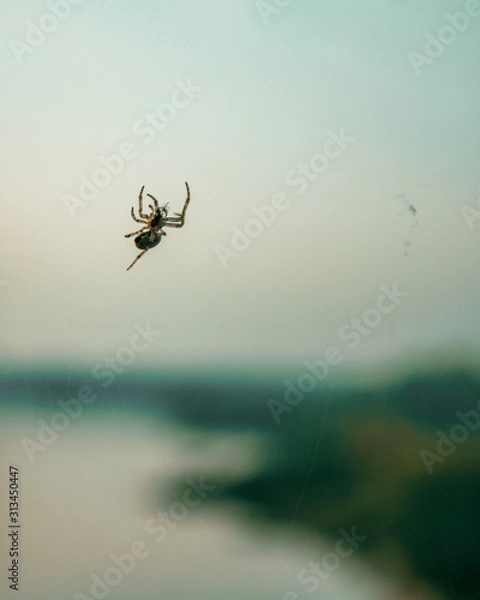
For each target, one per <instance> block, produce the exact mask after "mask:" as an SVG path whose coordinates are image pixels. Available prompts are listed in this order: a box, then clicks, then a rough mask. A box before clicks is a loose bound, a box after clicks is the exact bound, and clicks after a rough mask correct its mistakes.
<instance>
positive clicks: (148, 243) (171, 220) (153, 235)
mask: <svg viewBox="0 0 480 600" xmlns="http://www.w3.org/2000/svg"><path fill="white" fill-rule="evenodd" d="M185 185H186V187H187V199H186V200H185V204H184V205H183V209H182V212H181V213H174V214H175V215H176V216H175V217H169V216H168V202H167V204H165V205H164V206H159V205H158V202H157V200H156V199H155V198H154V197H153V196H152V195H151V194H147V196H148V197H149V198H151V199H152V200H153V205H152V204H149V205H148V207H149V208H150V214H149V215H148V214H146V213H144V212H143V207H142V203H143V190H144V189H145V186H144V185H143V186H142V188H141V190H140V193H139V195H138V214H139V215H140V218H139V219H138V218H137V217H136V216H135V210H134V208H133V206H132V210H131V215H132V219H133V220H134V221H136V222H137V223H143V224H144V226H143V227H142V228H141V229H139V230H138V231H134V232H133V233H127V234H126V236H125V237H126V238H129V237H132V235H137V233H138V234H140V235H137V237H136V238H135V239H134V240H133V241H134V242H135V246H136V247H137V248H138V249H139V250H142V252H140V254H139V255H138V256H137V258H136V259H135V260H134V261H133V262H132V264H131V265H130V266H129V267H128V268H127V271H128V270H129V269H131V268H132V267H133V265H134V264H135V263H136V262H137V260H138V259H139V258H141V257H142V256H143V255H144V254H145V252H147V250H150V248H154V247H155V246H156V245H157V244H159V243H160V242H161V240H162V236H163V235H167V234H166V232H165V231H163V229H162V228H163V227H183V226H184V224H185V211H186V210H187V206H188V204H189V202H190V188H189V187H188V183H187V182H185Z"/></svg>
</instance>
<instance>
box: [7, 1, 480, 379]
mask: <svg viewBox="0 0 480 600" xmlns="http://www.w3.org/2000/svg"><path fill="white" fill-rule="evenodd" d="M280 5H283V6H280ZM477 5H478V3H476V0H470V2H458V1H453V0H448V1H447V0H438V1H437V2H435V3H433V2H432V3H422V4H421V5H420V4H419V3H414V2H409V1H408V0H406V1H404V2H401V1H399V0H395V1H394V0H391V1H387V0H376V1H375V2H373V1H367V2H362V3H359V2H354V1H353V0H331V1H330V0H322V1H321V2H319V1H318V0H303V1H301V2H300V1H299V0H291V1H290V2H288V1H283V2H280V1H278V0H276V1H274V0H268V1H265V2H256V1H254V0H229V1H228V2H227V1H225V0H206V1H205V2H202V3H199V2H195V1H194V0H177V1H176V2H170V3H166V2H165V3H159V2H155V1H154V0H141V1H139V2H136V3H132V2H127V1H125V0H115V2H113V1H103V2H100V1H94V0H84V1H83V2H78V0H77V2H74V1H73V0H72V1H71V2H70V3H69V4H65V1H63V0H62V1H60V0H52V1H51V2H49V3H48V2H47V3H45V2H40V1H37V0H23V1H22V2H16V3H2V6H1V8H0V77H1V80H2V81H3V83H4V87H3V91H2V94H1V95H0V107H1V112H0V114H1V115H2V117H1V119H2V136H1V139H0V158H1V160H2V165H3V169H2V171H3V176H2V178H1V181H0V186H1V187H0V202H1V214H2V217H1V220H0V239H1V241H2V245H1V248H2V252H1V256H0V336H1V341H2V343H1V345H0V359H1V361H2V363H3V365H7V366H9V365H15V364H21V363H48V364H62V365H67V366H69V365H78V364H83V365H86V366H90V365H91V366H92V367H93V366H94V365H95V364H96V363H97V362H98V361H101V360H103V357H105V356H107V355H108V356H110V355H113V356H115V355H116V354H117V353H118V352H119V351H120V352H121V351H122V349H123V348H125V347H126V346H127V347H129V345H131V339H132V335H134V334H135V332H137V331H138V328H139V327H140V328H141V327H143V328H144V329H145V328H147V329H148V327H150V328H153V329H154V330H155V331H156V332H161V334H158V335H154V336H153V338H152V340H153V341H152V342H151V343H150V344H149V346H148V348H147V349H146V350H142V351H141V352H140V351H136V350H134V352H135V364H134V365H132V368H137V367H154V368H158V367H159V366H161V365H177V366H180V367H181V366H185V365H191V364H198V365H205V366H211V365H218V364H227V363H228V364H232V365H235V364H252V365H264V364H265V365H266V364H267V363H268V364H286V365H289V366H291V367H292V368H293V367H295V365H299V366H301V365H302V363H303V362H304V361H306V360H309V361H312V360H315V359H317V358H319V357H322V356H324V353H325V351H326V349H328V348H332V347H335V348H338V349H339V350H340V351H341V353H342V357H343V358H344V364H345V365H347V364H362V363H365V361H367V362H369V361H370V364H371V361H374V362H375V361H377V360H380V359H382V358H385V357H399V356H402V355H405V354H408V353H410V352H412V350H423V351H429V349H434V348H436V349H438V348H440V349H442V348H446V349H450V348H453V347H461V348H463V349H465V351H466V352H471V353H472V354H475V353H478V351H479V349H480V346H479V344H478V339H479V333H480V321H479V319H478V313H479V309H480V283H479V277H478V259H479V257H480V252H479V241H480V238H479V236H480V219H479V220H478V221H477V220H475V221H474V220H473V218H470V221H468V219H467V218H466V217H465V207H469V210H470V211H472V210H480V170H479V165H480V148H479V145H478V139H479V126H480V116H479V111H478V98H479V92H480V81H479V79H478V58H477V57H478V50H479V44H480V41H479V40H480V37H479V35H478V33H479V28H480V7H479V6H477ZM467 8H468V10H469V11H470V12H471V15H470V16H467V17H465V10H467ZM459 11H460V13H461V14H460V15H458V14H457V13H459ZM54 12H56V13H57V14H58V15H59V17H58V18H55V17H52V13H54ZM475 13H478V16H472V15H474V14H475ZM454 15H456V16H454ZM452 22H453V23H454V24H456V27H457V29H462V30H463V31H458V30H454V29H452V24H451V23H452ZM40 26H41V27H42V28H40ZM431 36H433V38H435V39H438V37H440V38H441V39H444V40H447V42H448V44H447V42H446V43H445V44H442V45H440V46H439V45H438V42H434V41H433V42H432V37H431ZM426 44H427V47H425V46H426ZM422 55H423V58H422ZM148 120H150V121H151V123H155V125H153V124H148V122H147V121H148ZM119 153H121V154H122V156H123V158H118V156H119ZM312 161H313V162H312ZM107 163H108V166H109V168H110V169H111V171H113V172H114V173H113V174H112V173H109V172H108V171H105V168H106V167H105V165H106V164H107ZM312 164H313V165H314V166H313V167H312V166H311V165H312ZM305 165H306V166H305ZM99 169H100V171H99ZM305 169H307V170H305ZM312 169H313V170H312ZM315 169H317V171H316V172H315ZM307 173H308V174H307ZM92 179H93V180H95V181H96V182H97V183H98V185H97V189H96V190H95V191H94V192H92V188H91V184H85V183H84V184H83V187H84V188H85V187H88V186H89V185H90V193H91V197H90V198H87V199H82V198H81V197H80V194H79V192H80V187H81V184H82V182H85V181H86V180H89V181H90V182H92ZM185 182H188V183H189V186H190V189H191V203H190V206H189V207H188V210H187V214H186V224H185V226H184V227H183V228H182V229H168V230H167V236H166V237H165V238H164V239H163V240H162V242H161V244H160V245H159V246H157V247H156V248H153V249H152V250H150V251H149V252H147V253H146V254H145V255H144V256H143V257H142V259H141V260H140V261H139V262H138V263H137V264H136V265H135V266H134V267H133V269H131V270H130V271H128V272H126V267H127V266H128V265H129V264H130V263H131V262H132V261H133V259H134V258H135V256H136V255H137V254H138V251H137V249H136V248H135V246H134V243H133V241H132V239H125V237H124V235H125V234H127V233H130V232H132V231H135V230H136V229H137V228H138V227H137V224H136V223H134V221H133V220H132V219H131V216H130V208H131V207H132V205H133V206H135V207H136V206H137V197H138V193H139V190H140V187H141V186H142V185H145V186H146V188H145V191H146V192H149V193H151V194H153V195H154V196H155V197H156V198H158V200H159V202H160V203H161V204H165V203H166V202H168V203H169V210H170V211H172V212H179V211H180V210H181V208H182V206H183V203H184V201H185ZM84 191H85V190H84ZM401 195H403V199H402V198H399V196H401ZM477 202H478V204H477ZM407 205H412V206H414V207H415V209H416V211H417V213H416V215H413V214H412V212H410V211H409V210H408V207H407ZM266 206H267V208H263V209H262V208H261V207H266ZM272 207H274V208H272ZM259 211H260V212H262V211H263V213H262V214H265V215H267V217H266V218H267V219H270V221H269V223H270V224H269V225H263V226H262V225H261V224H260V225H259V224H258V220H257V222H256V223H255V222H252V219H254V220H256V219H257V217H256V216H255V213H257V214H259ZM462 211H463V212H462ZM469 214H470V215H472V214H475V213H473V212H470V213H469ZM272 215H273V216H272ZM239 229H240V232H243V234H242V233H239ZM245 230H247V231H248V232H250V233H249V235H248V236H247V235H246V234H245ZM235 237H236V239H235ZM242 237H243V242H242V239H240V238H242ZM232 238H234V239H233V240H232ZM242 243H243V246H242ZM233 244H237V245H235V246H234V245H233ZM238 244H240V246H238ZM394 285H396V286H397V288H396V289H398V290H400V291H401V293H402V294H403V295H402V296H401V298H400V299H398V298H397V302H396V303H395V302H393V303H391V305H389V307H390V308H391V310H390V311H389V312H385V313H380V312H379V311H378V308H376V307H377V302H378V301H379V297H380V296H381V295H382V294H383V293H384V291H382V290H385V286H386V288H388V289H392V286H394ZM382 306H385V301H384V303H383V304H382ZM365 311H370V312H368V316H367V313H366V312H365ZM372 311H373V312H372ZM364 315H365V316H364ZM355 318H358V319H360V321H361V323H362V325H363V329H362V330H361V332H359V333H357V335H358V337H359V342H358V344H356V345H355V344H354V343H353V342H352V343H351V344H350V343H349V342H348V341H347V337H348V333H350V334H351V336H353V334H352V329H351V328H352V327H353V325H352V324H351V323H352V321H351V319H355ZM362 319H363V320H362ZM364 319H367V322H370V323H375V325H372V326H371V327H366V325H365V321H364ZM371 319H373V321H372V320H371ZM345 327H346V328H347V329H343V332H344V334H343V336H341V335H340V334H339V331H340V330H341V329H342V328H345ZM365 331H367V333H365ZM346 332H348V333H346ZM348 339H350V340H353V337H350V338H348ZM350 346H355V347H350ZM127 354H128V352H127Z"/></svg>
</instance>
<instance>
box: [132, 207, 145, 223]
mask: <svg viewBox="0 0 480 600" xmlns="http://www.w3.org/2000/svg"><path fill="white" fill-rule="evenodd" d="M130 214H131V215H132V219H133V220H134V221H136V222H137V223H148V221H146V220H145V219H137V217H136V216H135V210H134V208H133V206H132V210H131V211H130Z"/></svg>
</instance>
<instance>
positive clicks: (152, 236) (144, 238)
mask: <svg viewBox="0 0 480 600" xmlns="http://www.w3.org/2000/svg"><path fill="white" fill-rule="evenodd" d="M161 239H162V234H161V233H160V232H159V231H154V232H151V231H145V232H144V233H141V234H140V235H137V237H136V238H135V239H134V242H135V246H136V247H137V248H138V249H139V250H146V249H147V248H153V247H154V246H156V245H157V244H159V243H160V241H161Z"/></svg>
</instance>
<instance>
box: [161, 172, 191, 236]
mask: <svg viewBox="0 0 480 600" xmlns="http://www.w3.org/2000/svg"><path fill="white" fill-rule="evenodd" d="M185 185H186V186H187V199H186V200H185V204H184V205H183V209H182V212H181V213H174V214H175V215H178V216H177V217H167V218H166V219H165V220H164V222H163V224H164V225H165V226H166V227H183V226H184V225H185V213H186V211H187V207H188V205H189V204H190V188H189V187H188V183H187V182H185Z"/></svg>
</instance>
